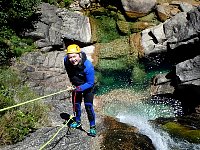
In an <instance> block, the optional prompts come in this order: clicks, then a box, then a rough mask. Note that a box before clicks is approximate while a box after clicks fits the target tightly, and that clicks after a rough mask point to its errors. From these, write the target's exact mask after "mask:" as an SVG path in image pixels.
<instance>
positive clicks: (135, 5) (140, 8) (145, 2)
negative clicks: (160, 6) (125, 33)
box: [121, 0, 156, 18]
mask: <svg viewBox="0 0 200 150" xmlns="http://www.w3.org/2000/svg"><path fill="white" fill-rule="evenodd" d="M121 2H122V6H123V8H124V10H125V13H126V14H127V16H128V17H130V18H138V17H142V16H144V15H146V14H148V13H149V12H150V11H151V10H152V9H153V8H154V6H155V5H156V0H140V1H138V0H121Z"/></svg>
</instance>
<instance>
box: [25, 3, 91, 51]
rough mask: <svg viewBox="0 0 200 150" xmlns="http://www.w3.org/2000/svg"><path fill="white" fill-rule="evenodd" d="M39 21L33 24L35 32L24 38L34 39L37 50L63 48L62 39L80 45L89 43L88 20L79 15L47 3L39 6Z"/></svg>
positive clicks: (89, 30) (89, 28) (89, 29)
mask: <svg viewBox="0 0 200 150" xmlns="http://www.w3.org/2000/svg"><path fill="white" fill-rule="evenodd" d="M39 9H40V11H39V12H38V13H39V14H41V19H40V20H39V21H38V22H37V23H36V24H35V30H34V31H32V32H29V33H26V36H29V37H31V38H32V39H35V40H36V42H35V44H36V46H37V47H38V48H44V47H47V48H44V49H45V50H51V49H49V48H50V47H52V49H53V48H54V47H60V48H62V47H63V39H65V40H75V41H78V42H81V43H90V42H91V27H90V22H89V18H88V17H86V16H83V15H82V14H80V13H76V12H72V11H69V10H67V9H65V8H57V7H56V6H54V5H50V4H48V3H42V4H41V5H40V6H39Z"/></svg>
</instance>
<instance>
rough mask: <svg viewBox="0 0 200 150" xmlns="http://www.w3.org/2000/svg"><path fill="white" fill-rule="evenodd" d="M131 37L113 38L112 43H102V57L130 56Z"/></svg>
mask: <svg viewBox="0 0 200 150" xmlns="http://www.w3.org/2000/svg"><path fill="white" fill-rule="evenodd" d="M129 49H130V46H129V38H128V37H123V38H120V39H116V40H113V41H112V42H110V43H101V44H100V46H99V58H100V59H117V58H120V57H125V56H128V54H129Z"/></svg>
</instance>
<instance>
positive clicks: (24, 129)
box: [0, 69, 48, 145]
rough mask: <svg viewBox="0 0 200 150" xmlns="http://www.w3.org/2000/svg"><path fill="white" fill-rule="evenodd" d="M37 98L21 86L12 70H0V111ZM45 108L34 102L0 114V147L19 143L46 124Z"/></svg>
mask: <svg viewBox="0 0 200 150" xmlns="http://www.w3.org/2000/svg"><path fill="white" fill-rule="evenodd" d="M36 97H38V96H37V95H36V94H35V93H33V92H32V91H31V90H30V89H29V88H28V87H27V86H25V85H22V84H21V80H20V79H19V77H18V73H17V72H15V71H14V70H12V69H1V70H0V109H2V108H5V107H8V106H12V105H14V104H16V103H21V102H24V101H28V100H30V99H34V98H36ZM47 111H48V108H47V106H44V105H43V104H42V103H39V102H34V103H30V104H26V105H23V106H20V107H17V108H13V109H10V110H7V111H3V112H1V113H0V145H4V144H13V143H16V142H19V141H21V140H22V139H24V137H25V136H26V135H27V134H28V133H29V132H33V131H34V130H35V129H36V128H37V127H39V126H42V125H44V124H47V123H48V119H47V114H46V113H47Z"/></svg>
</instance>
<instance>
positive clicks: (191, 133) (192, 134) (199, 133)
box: [163, 122, 200, 143]
mask: <svg viewBox="0 0 200 150" xmlns="http://www.w3.org/2000/svg"><path fill="white" fill-rule="evenodd" d="M163 127H164V129H166V130H167V131H169V133H170V134H172V135H174V136H176V137H179V138H181V139H185V140H187V141H189V142H192V143H200V130H196V129H192V128H189V127H185V126H183V125H181V124H178V123H175V122H168V123H166V124H165V125H163Z"/></svg>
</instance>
